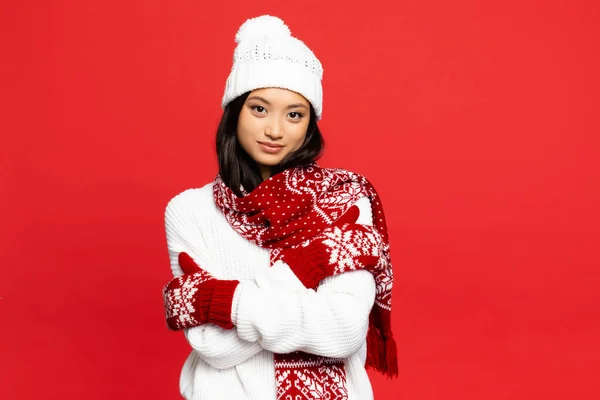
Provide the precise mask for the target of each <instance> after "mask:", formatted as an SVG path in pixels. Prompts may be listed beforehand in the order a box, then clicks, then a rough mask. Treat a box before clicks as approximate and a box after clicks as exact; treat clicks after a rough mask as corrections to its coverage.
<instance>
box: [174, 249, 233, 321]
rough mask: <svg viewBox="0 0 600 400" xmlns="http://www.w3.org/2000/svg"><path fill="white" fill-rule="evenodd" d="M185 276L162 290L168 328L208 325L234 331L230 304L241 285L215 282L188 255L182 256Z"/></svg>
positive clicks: (180, 259) (221, 281) (226, 281)
mask: <svg viewBox="0 0 600 400" xmlns="http://www.w3.org/2000/svg"><path fill="white" fill-rule="evenodd" d="M179 264H180V266H181V268H182V270H183V271H184V272H185V274H184V275H182V276H180V277H176V278H174V279H172V280H171V281H170V282H169V283H168V284H167V285H165V287H164V288H163V300H164V307H165V314H166V319H167V326H168V327H169V329H171V330H180V329H184V328H190V327H193V326H198V325H201V324H203V323H206V322H210V323H214V324H217V325H219V326H221V327H222V328H225V329H231V328H233V323H232V322H231V304H232V302H233V294H234V292H235V289H236V287H237V285H238V284H239V281H235V280H221V279H216V278H215V277H213V276H212V275H211V274H210V273H208V272H207V271H205V270H204V269H202V268H201V267H200V266H198V265H197V264H196V263H195V262H194V260H193V259H192V258H191V257H190V256H189V255H188V254H187V253H180V254H179Z"/></svg>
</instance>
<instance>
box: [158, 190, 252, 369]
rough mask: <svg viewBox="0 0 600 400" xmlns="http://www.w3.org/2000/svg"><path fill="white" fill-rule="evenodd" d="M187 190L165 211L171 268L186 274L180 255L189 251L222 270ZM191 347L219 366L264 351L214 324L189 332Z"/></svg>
mask: <svg viewBox="0 0 600 400" xmlns="http://www.w3.org/2000/svg"><path fill="white" fill-rule="evenodd" d="M194 190H198V189H190V190H186V191H184V192H182V193H180V194H178V195H177V196H175V197H173V199H171V201H169V203H168V205H167V207H166V210H165V231H166V237H167V248H168V250H169V260H170V264H171V271H172V273H173V275H174V276H180V275H182V274H183V272H182V270H181V267H180V266H179V261H178V255H179V253H181V252H186V253H188V254H189V255H190V256H191V257H192V258H193V259H194V261H195V262H196V263H197V264H198V265H200V266H202V267H203V268H205V269H206V270H207V271H209V272H210V273H218V272H219V268H218V265H216V264H215V263H214V261H213V260H212V259H211V257H210V254H209V251H208V248H207V247H206V244H205V243H204V241H203V240H202V234H201V232H199V229H198V227H197V226H195V225H194V221H195V220H194V219H193V216H192V215H191V213H190V210H192V209H193V207H198V204H197V202H196V201H195V199H194V198H193V195H194V194H195V193H194V192H193V191H194ZM184 332H185V337H186V339H187V340H188V342H189V344H190V346H191V347H192V348H193V349H194V351H196V352H197V354H198V355H199V356H200V358H202V359H203V360H204V361H206V362H207V363H208V364H210V365H211V366H213V367H214V368H218V369H225V368H231V367H234V366H236V365H238V364H240V363H242V362H244V361H246V360H247V359H249V358H250V357H252V356H254V355H256V354H257V353H259V352H260V351H261V350H262V347H261V346H260V344H259V343H258V342H256V341H254V342H253V343H250V342H248V341H245V340H243V339H241V338H240V337H239V335H238V334H237V332H236V330H235V329H232V330H227V329H223V328H221V327H220V326H217V325H213V324H204V325H200V326H196V327H193V328H188V329H186V330H185V331H184Z"/></svg>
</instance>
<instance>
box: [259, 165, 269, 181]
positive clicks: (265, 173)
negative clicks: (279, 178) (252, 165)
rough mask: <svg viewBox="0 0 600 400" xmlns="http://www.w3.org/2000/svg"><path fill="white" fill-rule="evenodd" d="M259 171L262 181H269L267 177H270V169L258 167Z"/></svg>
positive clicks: (263, 166) (264, 166)
mask: <svg viewBox="0 0 600 400" xmlns="http://www.w3.org/2000/svg"><path fill="white" fill-rule="evenodd" d="M259 169H260V176H261V177H262V179H263V181H265V180H267V179H269V177H270V176H271V167H269V166H266V165H259Z"/></svg>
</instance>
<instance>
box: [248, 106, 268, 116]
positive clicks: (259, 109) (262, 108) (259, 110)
mask: <svg viewBox="0 0 600 400" xmlns="http://www.w3.org/2000/svg"><path fill="white" fill-rule="evenodd" d="M250 108H251V109H252V110H253V111H256V112H257V113H259V114H264V113H265V112H266V111H267V110H266V109H265V108H264V107H263V106H258V105H256V106H252V107H250Z"/></svg>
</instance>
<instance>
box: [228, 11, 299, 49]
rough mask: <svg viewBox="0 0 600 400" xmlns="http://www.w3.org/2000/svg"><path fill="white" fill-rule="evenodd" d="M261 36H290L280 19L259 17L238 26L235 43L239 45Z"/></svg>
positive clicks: (288, 30)
mask: <svg viewBox="0 0 600 400" xmlns="http://www.w3.org/2000/svg"><path fill="white" fill-rule="evenodd" d="M261 36H291V32H290V28H288V26H287V25H286V24H285V23H284V22H283V21H282V20H281V18H277V17H273V16H271V15H261V16H260V17H256V18H250V19H249V20H247V21H246V22H244V23H243V24H242V26H240V29H239V30H238V32H237V34H236V35H235V42H236V43H241V42H245V41H248V40H251V39H254V38H258V37H261Z"/></svg>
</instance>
